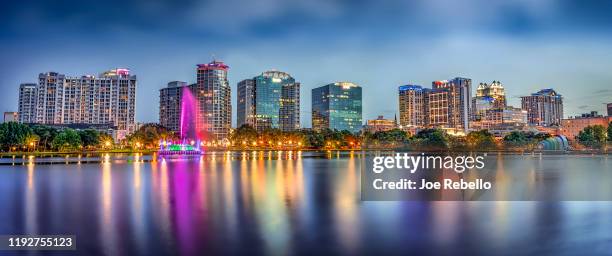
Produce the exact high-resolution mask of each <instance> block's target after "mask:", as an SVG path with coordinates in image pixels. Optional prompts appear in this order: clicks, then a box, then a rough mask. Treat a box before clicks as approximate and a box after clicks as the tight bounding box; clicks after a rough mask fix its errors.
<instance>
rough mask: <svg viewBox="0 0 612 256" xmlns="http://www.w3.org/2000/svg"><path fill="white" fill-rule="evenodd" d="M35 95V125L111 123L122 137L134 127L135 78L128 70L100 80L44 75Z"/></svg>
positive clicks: (54, 73)
mask: <svg viewBox="0 0 612 256" xmlns="http://www.w3.org/2000/svg"><path fill="white" fill-rule="evenodd" d="M28 90H29V89H28ZM35 93H36V100H35V101H36V103H35V104H36V108H35V111H34V112H35V114H34V115H35V118H34V119H33V120H34V123H41V124H109V125H112V126H114V127H116V129H117V130H119V131H121V134H126V133H129V132H132V131H133V130H134V128H135V107H136V76H135V75H130V71H129V70H128V69H123V68H118V69H113V70H110V71H106V72H104V73H102V74H100V75H99V76H98V77H96V76H92V75H85V76H81V77H67V76H65V75H63V74H59V73H56V72H48V73H43V74H40V75H39V79H38V85H37V86H36V89H35ZM26 98H27V97H25V96H24V97H22V101H20V105H23V104H22V103H24V104H25V101H26V100H25V99H26ZM26 109H27V108H25V107H24V112H25V111H26ZM24 120H25V119H24ZM24 122H25V121H24ZM121 137H122V136H119V138H121Z"/></svg>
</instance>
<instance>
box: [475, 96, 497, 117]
mask: <svg viewBox="0 0 612 256" xmlns="http://www.w3.org/2000/svg"><path fill="white" fill-rule="evenodd" d="M492 109H499V108H496V107H495V99H494V98H492V97H490V96H477V97H474V98H473V99H472V118H471V120H472V121H481V120H483V119H484V118H485V114H486V112H487V111H489V110H492Z"/></svg>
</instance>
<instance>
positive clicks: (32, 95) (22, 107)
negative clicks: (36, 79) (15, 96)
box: [18, 83, 36, 123]
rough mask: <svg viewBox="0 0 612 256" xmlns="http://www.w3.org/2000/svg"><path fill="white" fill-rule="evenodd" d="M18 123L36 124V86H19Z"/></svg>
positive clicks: (27, 84)
mask: <svg viewBox="0 0 612 256" xmlns="http://www.w3.org/2000/svg"><path fill="white" fill-rule="evenodd" d="M18 111H19V115H18V117H19V122H21V123H35V122H36V84H29V83H25V84H21V85H19V110H18Z"/></svg>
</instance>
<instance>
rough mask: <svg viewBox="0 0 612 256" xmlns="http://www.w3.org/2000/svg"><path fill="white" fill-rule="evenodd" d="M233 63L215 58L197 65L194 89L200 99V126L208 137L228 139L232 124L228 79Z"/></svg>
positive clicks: (197, 123)
mask: <svg viewBox="0 0 612 256" xmlns="http://www.w3.org/2000/svg"><path fill="white" fill-rule="evenodd" d="M228 70H229V66H227V65H225V64H224V63H223V62H221V61H216V60H213V61H212V62H210V63H208V64H198V65H197V82H196V84H195V87H194V88H193V92H194V96H195V98H196V100H197V105H198V111H197V114H196V129H197V130H198V131H199V132H200V133H203V134H205V137H206V138H205V139H208V140H225V139H227V138H228V136H229V132H230V129H231V125H232V103H231V88H230V85H229V81H228V79H227V72H228Z"/></svg>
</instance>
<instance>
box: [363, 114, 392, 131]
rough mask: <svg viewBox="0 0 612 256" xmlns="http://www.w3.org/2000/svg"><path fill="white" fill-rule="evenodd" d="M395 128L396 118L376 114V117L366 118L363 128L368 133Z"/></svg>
mask: <svg viewBox="0 0 612 256" xmlns="http://www.w3.org/2000/svg"><path fill="white" fill-rule="evenodd" d="M396 128H397V120H391V119H385V118H384V117H383V116H378V118H376V119H372V120H368V121H367V123H366V126H365V130H366V131H367V132H370V133H375V132H384V131H389V130H393V129H396Z"/></svg>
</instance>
